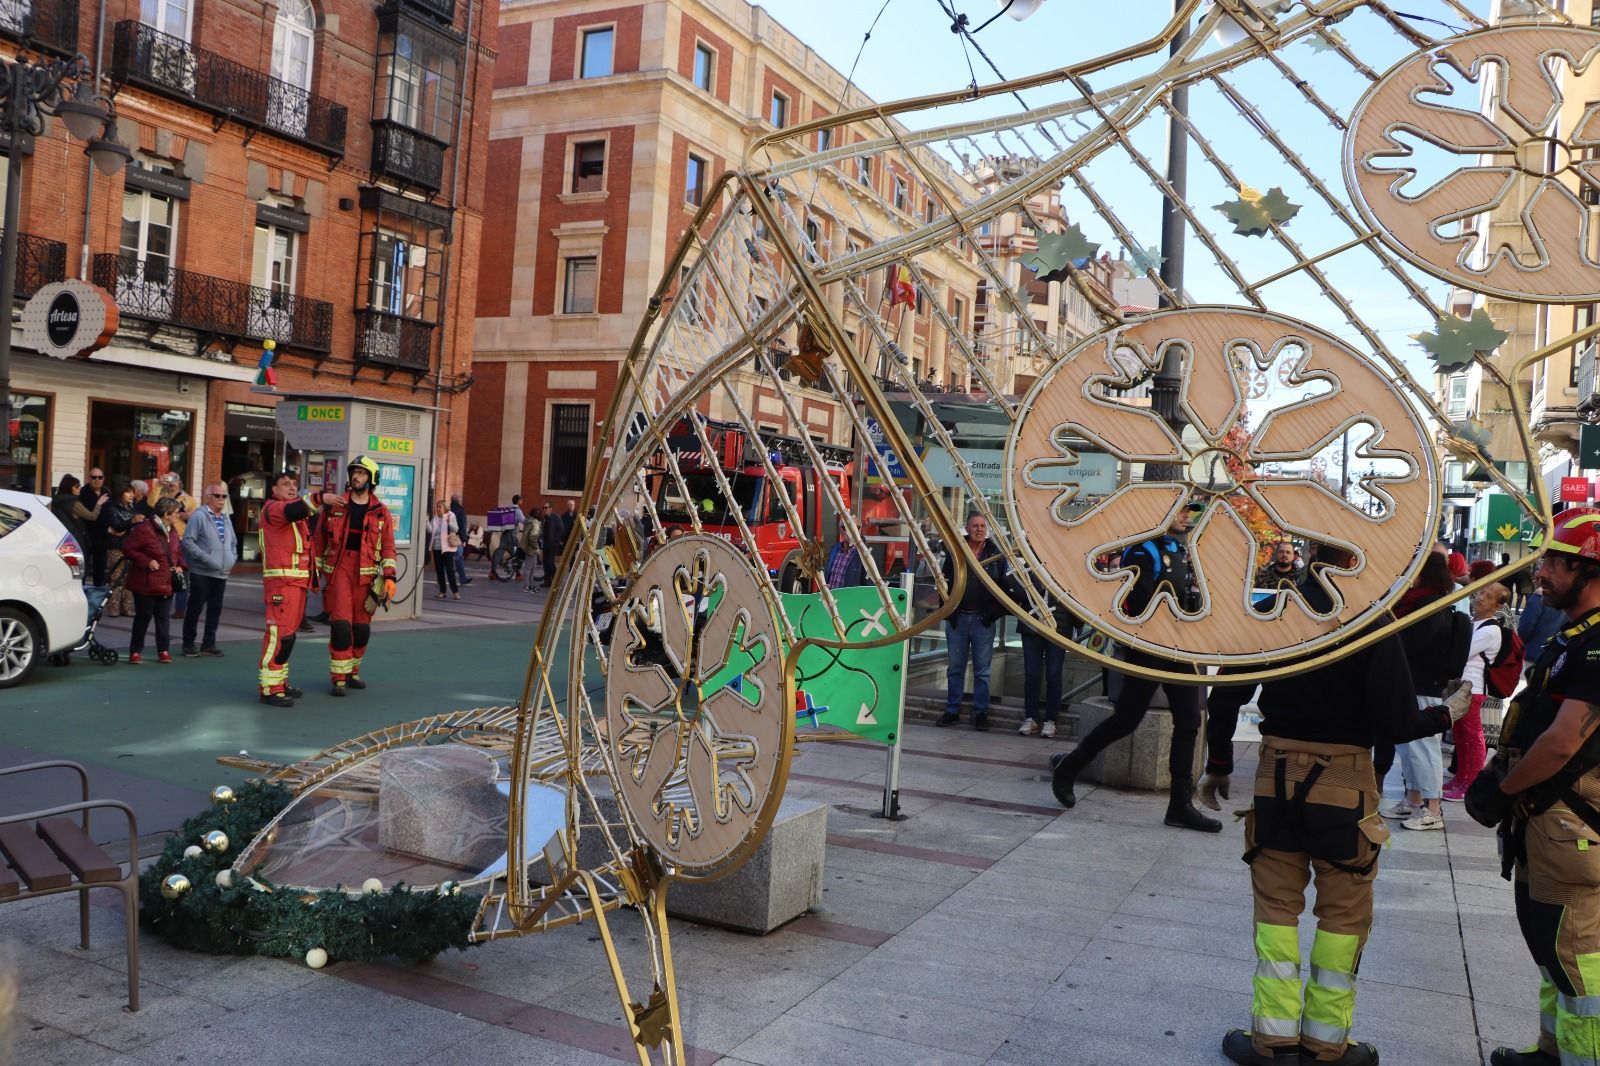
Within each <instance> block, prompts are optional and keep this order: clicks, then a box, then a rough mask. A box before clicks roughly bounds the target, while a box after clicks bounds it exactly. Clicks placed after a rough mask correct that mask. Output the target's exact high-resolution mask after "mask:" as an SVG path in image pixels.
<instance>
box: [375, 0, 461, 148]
mask: <svg viewBox="0 0 1600 1066" xmlns="http://www.w3.org/2000/svg"><path fill="white" fill-rule="evenodd" d="M378 31H379V32H378V82H377V86H376V90H375V91H374V92H373V94H372V117H373V118H374V119H375V120H379V121H383V120H387V121H389V122H397V123H399V124H400V125H402V126H407V127H409V128H411V129H413V130H416V131H417V132H418V133H421V134H424V135H425V136H428V137H431V138H433V139H434V140H436V141H439V142H441V143H444V144H448V143H449V142H450V131H451V123H452V122H453V121H454V120H455V108H456V94H457V91H458V90H459V88H460V77H459V72H458V68H457V65H456V60H457V58H458V54H457V53H458V51H459V46H458V45H455V44H454V43H452V42H450V41H449V40H446V39H444V38H442V37H440V36H439V35H437V34H435V33H433V32H432V31H431V30H429V29H427V28H426V27H424V26H421V25H418V24H415V23H412V22H409V21H407V20H406V19H404V18H401V17H399V16H398V15H387V14H386V15H384V16H382V17H380V20H379V25H378Z"/></svg>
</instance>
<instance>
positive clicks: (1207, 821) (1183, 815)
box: [1057, 771, 1222, 833]
mask: <svg viewBox="0 0 1600 1066" xmlns="http://www.w3.org/2000/svg"><path fill="white" fill-rule="evenodd" d="M1058 772H1059V771H1058ZM1057 795H1058V796H1059V795H1060V793H1057ZM1193 797H1194V782H1193V781H1190V780H1189V779H1188V778H1187V777H1174V778H1173V779H1172V789H1171V791H1170V793H1169V798H1168V800H1167V817H1166V823H1167V824H1168V825H1170V826H1173V827H1174V828H1177V829H1197V830H1199V831H1200V832H1202V833H1220V832H1222V823H1221V822H1219V821H1217V820H1216V819H1215V818H1207V817H1206V816H1205V815H1203V814H1201V813H1200V812H1199V811H1198V810H1197V809H1196V808H1195V805H1194V798H1193Z"/></svg>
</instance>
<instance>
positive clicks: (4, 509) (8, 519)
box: [0, 503, 29, 538]
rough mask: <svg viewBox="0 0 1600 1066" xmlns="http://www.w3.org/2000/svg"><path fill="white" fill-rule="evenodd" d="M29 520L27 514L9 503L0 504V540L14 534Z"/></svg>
mask: <svg viewBox="0 0 1600 1066" xmlns="http://www.w3.org/2000/svg"><path fill="white" fill-rule="evenodd" d="M28 518H29V515H28V512H27V511H24V510H23V509H22V508H20V507H13V506H11V505H10V504H9V503H0V538H3V537H5V536H6V534H8V533H12V532H15V531H16V530H17V529H18V528H20V527H21V525H22V523H24V522H26V521H27V520H28Z"/></svg>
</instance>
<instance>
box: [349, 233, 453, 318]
mask: <svg viewBox="0 0 1600 1066" xmlns="http://www.w3.org/2000/svg"><path fill="white" fill-rule="evenodd" d="M442 238H443V234H442V232H441V231H440V230H437V229H434V228H432V227H429V226H427V225H424V224H422V223H414V222H413V221H412V220H410V219H406V218H403V217H401V216H400V215H398V214H392V213H386V214H385V216H384V219H383V221H382V222H380V223H379V224H378V225H377V226H376V228H375V229H373V230H371V231H369V232H367V233H364V234H362V243H363V244H364V245H365V246H366V250H367V254H366V255H364V256H363V257H362V258H363V261H364V262H365V264H366V267H367V278H366V282H367V284H366V286H365V288H366V296H367V308H368V309H369V310H373V311H381V312H383V313H384V314H386V315H393V316H395V317H397V318H409V319H413V320H416V321H418V322H430V323H437V322H438V321H439V317H440V316H439V283H440V278H439V268H440V266H441V265H442V264H443V262H444V254H443V253H444V249H443V247H442V243H441V242H442Z"/></svg>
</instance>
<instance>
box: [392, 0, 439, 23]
mask: <svg viewBox="0 0 1600 1066" xmlns="http://www.w3.org/2000/svg"><path fill="white" fill-rule="evenodd" d="M385 6H386V8H388V9H390V10H393V9H395V8H409V9H411V10H413V11H420V12H422V13H423V14H425V15H430V16H432V17H433V18H435V19H437V20H438V21H440V22H442V23H444V24H445V25H446V26H449V25H450V24H451V23H453V22H455V20H456V2H455V0H390V2H389V3H388V4H387V5H385Z"/></svg>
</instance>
